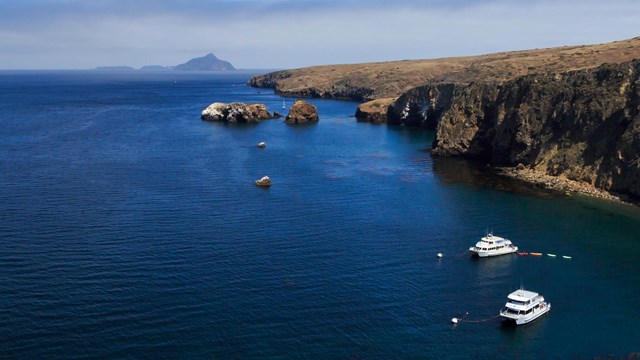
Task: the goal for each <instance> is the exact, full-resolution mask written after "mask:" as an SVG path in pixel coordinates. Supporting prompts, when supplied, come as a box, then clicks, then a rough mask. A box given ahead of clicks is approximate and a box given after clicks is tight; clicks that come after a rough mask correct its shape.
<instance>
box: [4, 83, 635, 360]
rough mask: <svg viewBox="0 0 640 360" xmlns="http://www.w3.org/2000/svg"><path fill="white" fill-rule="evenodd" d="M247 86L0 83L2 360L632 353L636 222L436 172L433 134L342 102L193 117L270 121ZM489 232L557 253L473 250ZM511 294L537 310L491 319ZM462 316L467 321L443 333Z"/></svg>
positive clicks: (628, 212)
mask: <svg viewBox="0 0 640 360" xmlns="http://www.w3.org/2000/svg"><path fill="white" fill-rule="evenodd" d="M250 76H251V73H249V72H238V73H229V74H225V73H222V74H220V73H179V72H175V73H174V72H167V73H142V72H125V73H109V72H102V73H101V72H89V71H84V72H2V73H0V127H1V129H2V130H1V131H0V174H1V175H0V176H1V177H0V329H1V330H0V354H2V356H3V357H7V358H47V359H50V358H64V359H75V358H221V359H227V358H331V359H333V358H443V357H446V358H469V357H474V358H481V359H482V358H523V359H527V358H554V357H558V358H568V357H571V358H591V357H596V356H601V357H602V356H609V355H614V356H623V355H627V354H630V353H633V352H639V351H640V331H638V326H637V324H638V323H639V322H640V307H638V304H640V268H639V267H638V265H637V264H638V259H639V258H640V239H639V236H638V233H639V232H638V230H639V229H640V212H639V211H638V209H637V208H634V207H630V206H624V205H619V204H612V203H609V202H603V201H598V200H591V199H586V198H580V197H564V196H558V195H554V194H551V193H547V192H543V191H539V190H535V189H533V190H532V189H530V188H529V187H528V186H524V185H522V184H518V183H514V182H513V181H509V180H505V179H500V178H497V177H496V176H495V175H492V174H491V172H490V171H489V170H488V169H486V168H484V167H482V166H478V165H476V164H472V163H468V162H465V161H460V160H454V159H433V158H431V156H430V154H429V152H428V149H429V148H430V145H431V142H432V140H433V136H434V134H433V133H432V132H429V131H418V130H415V129H409V128H404V127H392V126H376V125H370V124H363V123H358V122H356V120H355V119H354V118H353V117H352V116H351V114H353V113H354V109H355V106H356V104H355V103H352V102H342V101H329V100H315V99H312V100H310V101H311V102H312V103H314V104H315V105H316V106H317V107H318V109H319V114H320V118H321V120H320V122H319V123H318V124H315V125H308V126H288V125H286V124H284V123H283V122H282V120H269V121H263V122H261V123H260V124H255V125H225V124H219V123H207V122H202V121H201V120H200V119H199V115H200V112H201V111H202V109H203V108H205V107H206V106H207V105H209V104H210V103H212V102H214V101H222V102H232V101H241V102H246V103H251V102H261V103H265V104H266V105H267V106H268V108H269V109H270V110H271V111H273V110H278V111H280V112H283V110H282V109H281V107H282V99H281V98H279V97H277V96H276V95H274V94H273V93H272V91H270V90H264V89H253V88H250V87H247V86H246V85H245V83H246V81H247V80H248V79H249V77H250ZM291 100H292V99H287V104H288V105H290V104H291V102H292V101H291ZM259 141H265V142H267V148H266V149H258V148H257V147H256V146H255V145H256V144H257V143H258V142H259ZM264 175H268V176H270V178H271V179H272V181H273V186H272V187H270V188H268V189H264V188H259V187H256V186H255V185H254V184H253V182H254V180H256V179H259V178H260V177H262V176H264ZM487 229H492V230H493V231H494V233H495V234H496V235H500V236H504V237H508V238H510V239H511V240H512V241H514V243H515V244H517V245H518V246H520V248H522V249H523V250H525V251H539V252H543V253H555V254H557V255H558V257H556V258H551V257H548V256H543V257H530V256H529V257H523V256H517V255H513V256H503V257H499V258H491V259H481V260H479V259H474V258H472V257H470V256H469V254H468V253H465V250H466V249H467V248H468V247H469V246H471V245H473V244H474V243H475V242H476V241H477V240H478V239H479V237H481V236H482V235H484V233H485V231H486V230H487ZM439 252H441V253H443V254H444V257H443V258H442V259H437V258H436V254H437V253H439ZM562 255H570V256H572V259H571V260H567V259H563V258H561V256H562ZM521 284H522V285H524V286H525V288H528V289H531V290H534V291H538V292H540V293H542V294H543V295H544V296H545V298H547V300H548V301H549V302H550V303H551V304H552V310H551V312H550V313H549V314H547V315H545V317H543V318H541V319H539V320H537V321H536V322H534V323H532V324H529V325H526V326H521V327H517V328H516V327H513V326H506V325H505V324H503V323H502V322H501V321H500V320H499V319H496V318H495V315H496V314H497V313H498V311H499V309H500V308H501V307H502V306H503V305H504V302H505V301H506V296H507V294H508V293H510V292H511V291H513V290H515V289H517V288H518V287H520V285H521ZM466 312H468V313H469V315H467V316H466V319H467V320H471V321H476V320H481V321H479V322H463V323H460V324H458V325H455V326H454V325H452V324H451V323H450V319H451V318H452V317H459V316H461V315H462V314H464V313H466ZM484 320H486V321H484Z"/></svg>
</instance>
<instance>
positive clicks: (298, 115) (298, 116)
mask: <svg viewBox="0 0 640 360" xmlns="http://www.w3.org/2000/svg"><path fill="white" fill-rule="evenodd" d="M318 120H320V119H319V118H318V109H317V108H316V107H315V106H313V105H311V104H310V103H308V102H306V101H304V100H296V102H295V103H293V105H292V106H291V109H290V110H289V113H288V114H287V117H286V119H285V122H286V123H287V124H304V123H307V122H317V121H318Z"/></svg>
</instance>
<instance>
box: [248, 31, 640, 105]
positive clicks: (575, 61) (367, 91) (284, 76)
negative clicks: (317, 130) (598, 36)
mask: <svg viewBox="0 0 640 360" xmlns="http://www.w3.org/2000/svg"><path fill="white" fill-rule="evenodd" d="M638 58H640V37H636V38H632V39H628V40H622V41H616V42H611V43H606V44H596V45H580V46H563V47H556V48H548V49H534V50H522V51H510V52H499V53H493V54H487V55H479V56H465V57H451V58H440V59H426V60H402V61H387V62H374V63H364V64H343V65H321V66H311V67H305V68H299V69H290V70H281V71H275V72H271V73H267V74H263V75H257V76H254V77H252V78H251V79H250V80H249V81H248V84H249V85H250V86H253V87H259V88H272V89H274V90H275V92H276V93H277V94H280V95H283V96H286V97H308V98H326V99H345V100H354V101H360V102H366V101H372V100H377V99H383V98H394V97H398V96H400V95H402V94H403V93H405V92H407V91H409V90H410V89H412V88H414V87H416V86H420V85H425V84H436V83H471V82H484V81H497V82H500V81H509V80H513V79H515V78H518V77H520V76H524V75H529V74H546V73H559V72H565V71H572V70H580V69H586V68H592V67H596V66H600V65H603V64H616V63H622V62H626V61H631V60H634V59H638Z"/></svg>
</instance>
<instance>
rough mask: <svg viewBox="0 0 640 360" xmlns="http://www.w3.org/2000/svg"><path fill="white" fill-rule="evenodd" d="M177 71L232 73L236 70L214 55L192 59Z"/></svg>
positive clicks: (177, 68)
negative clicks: (231, 71)
mask: <svg viewBox="0 0 640 360" xmlns="http://www.w3.org/2000/svg"><path fill="white" fill-rule="evenodd" d="M175 69H176V70H199V71H207V70H213V71H230V70H235V69H236V68H234V67H233V65H231V63H230V62H228V61H224V60H220V59H218V58H217V57H216V56H215V55H213V54H212V53H209V54H207V55H205V56H203V57H199V58H195V59H191V60H189V61H187V62H186V63H184V64H180V65H178V66H176V68H175Z"/></svg>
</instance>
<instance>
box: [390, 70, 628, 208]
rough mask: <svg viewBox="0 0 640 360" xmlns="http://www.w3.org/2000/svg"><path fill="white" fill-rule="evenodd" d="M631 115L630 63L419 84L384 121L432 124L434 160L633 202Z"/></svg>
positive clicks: (418, 124) (397, 104) (421, 124)
mask: <svg viewBox="0 0 640 360" xmlns="http://www.w3.org/2000/svg"><path fill="white" fill-rule="evenodd" d="M639 113H640V60H634V61H631V62H626V63H622V64H616V65H602V66H600V67H597V68H593V69H587V70H578V71H571V72H566V73H559V74H538V75H529V76H524V77H521V78H518V79H515V80H512V81H508V82H504V83H500V82H484V83H470V84H432V85H425V86H421V87H418V88H415V89H413V90H411V91H409V92H407V93H405V94H404V95H403V96H401V97H400V98H399V99H398V100H397V101H396V102H395V103H394V104H393V105H392V106H391V107H390V108H389V115H388V119H389V122H390V123H397V124H398V123H401V124H407V125H417V126H425V127H433V126H436V139H435V140H434V144H433V146H434V149H433V153H434V154H436V155H445V156H447V155H453V156H464V157H468V158H473V159H478V160H481V161H485V162H487V163H489V164H492V165H495V166H515V165H516V164H518V163H522V164H524V165H525V166H527V167H529V168H532V169H535V170H538V171H541V172H544V173H547V174H550V175H556V176H557V175H562V176H565V177H567V178H569V179H572V180H577V181H583V182H586V183H589V184H591V185H593V186H595V187H597V188H601V189H605V190H608V191H615V192H620V193H626V194H629V195H632V196H634V197H640V115H639ZM436 124H437V125H436Z"/></svg>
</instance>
